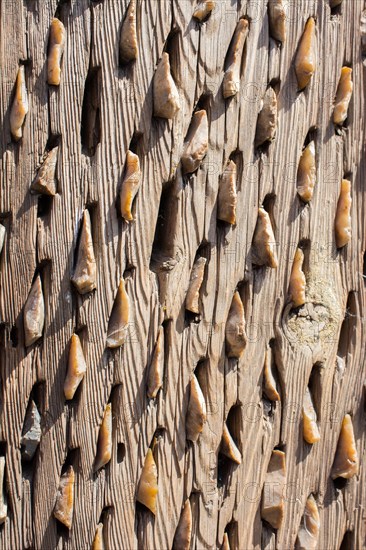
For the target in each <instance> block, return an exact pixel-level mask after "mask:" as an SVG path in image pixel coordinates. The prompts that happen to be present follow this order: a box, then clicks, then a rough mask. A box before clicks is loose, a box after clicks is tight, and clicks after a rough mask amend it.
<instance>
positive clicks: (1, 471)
mask: <svg viewBox="0 0 366 550" xmlns="http://www.w3.org/2000/svg"><path fill="white" fill-rule="evenodd" d="M4 477H5V457H4V456H0V525H1V524H2V523H4V522H5V520H6V518H7V515H8V504H7V499H6V493H5V484H4Z"/></svg>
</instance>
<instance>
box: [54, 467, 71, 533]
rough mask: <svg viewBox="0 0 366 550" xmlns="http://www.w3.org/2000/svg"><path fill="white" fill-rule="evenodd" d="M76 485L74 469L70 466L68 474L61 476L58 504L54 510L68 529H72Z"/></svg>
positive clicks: (57, 517) (55, 514)
mask: <svg viewBox="0 0 366 550" xmlns="http://www.w3.org/2000/svg"><path fill="white" fill-rule="evenodd" d="M74 483H75V472H74V468H73V467H72V466H69V467H68V469H67V470H66V472H65V473H64V474H63V475H62V476H61V479H60V484H59V487H58V491H57V497H56V504H55V507H54V509H53V515H54V516H55V518H56V519H58V521H60V522H61V523H63V524H64V525H65V526H66V527H67V528H68V529H71V525H72V515H73V511H74Z"/></svg>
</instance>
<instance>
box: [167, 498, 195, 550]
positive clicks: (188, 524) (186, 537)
mask: <svg viewBox="0 0 366 550" xmlns="http://www.w3.org/2000/svg"><path fill="white" fill-rule="evenodd" d="M191 536H192V509H191V503H190V502H189V498H187V500H186V501H185V503H184V507H183V510H182V512H181V515H180V518H179V522H178V526H177V529H176V531H175V535H174V540H173V546H172V550H190V547H191Z"/></svg>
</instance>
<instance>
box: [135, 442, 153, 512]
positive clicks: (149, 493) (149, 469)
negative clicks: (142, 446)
mask: <svg viewBox="0 0 366 550" xmlns="http://www.w3.org/2000/svg"><path fill="white" fill-rule="evenodd" d="M157 496H158V470H157V468H156V464H155V460H154V456H153V454H152V451H151V449H148V450H147V453H146V457H145V463H144V466H143V468H142V472H141V477H140V482H139V486H138V489H137V495H136V500H137V501H138V502H140V503H141V504H143V505H144V506H146V508H148V509H149V510H150V511H151V512H152V513H153V514H154V515H155V514H156V500H157Z"/></svg>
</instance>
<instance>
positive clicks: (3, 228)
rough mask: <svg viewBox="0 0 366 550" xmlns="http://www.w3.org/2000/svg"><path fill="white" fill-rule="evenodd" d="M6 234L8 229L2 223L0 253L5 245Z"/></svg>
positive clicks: (0, 226)
mask: <svg viewBox="0 0 366 550" xmlns="http://www.w3.org/2000/svg"><path fill="white" fill-rule="evenodd" d="M5 235H6V229H5V227H4V226H3V225H2V224H1V223H0V254H1V251H2V249H3V246H4V241H5Z"/></svg>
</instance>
